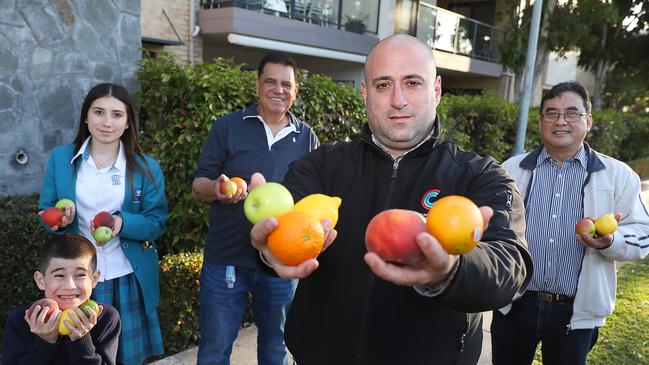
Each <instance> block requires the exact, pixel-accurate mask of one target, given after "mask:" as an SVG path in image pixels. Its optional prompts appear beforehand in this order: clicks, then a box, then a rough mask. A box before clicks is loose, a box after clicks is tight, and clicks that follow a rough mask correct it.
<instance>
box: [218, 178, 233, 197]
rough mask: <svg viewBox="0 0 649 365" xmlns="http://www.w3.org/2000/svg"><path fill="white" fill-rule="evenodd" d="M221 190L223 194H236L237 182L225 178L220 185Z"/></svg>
mask: <svg viewBox="0 0 649 365" xmlns="http://www.w3.org/2000/svg"><path fill="white" fill-rule="evenodd" d="M219 191H220V192H221V194H228V195H234V194H236V192H237V183H235V182H234V181H232V180H225V181H222V182H221V185H219Z"/></svg>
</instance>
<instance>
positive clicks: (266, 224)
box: [248, 172, 337, 279]
mask: <svg viewBox="0 0 649 365" xmlns="http://www.w3.org/2000/svg"><path fill="white" fill-rule="evenodd" d="M265 182H266V179H265V178H264V176H263V175H262V174H260V173H258V172H256V173H254V174H253V175H252V177H251V178H250V185H248V190H253V189H254V188H256V187H257V186H259V185H261V184H264V183H265ZM321 223H322V228H324V233H325V242H324V245H323V247H322V251H324V250H326V249H327V247H329V245H331V243H332V242H333V241H334V240H335V239H336V235H337V232H336V230H334V229H333V228H332V222H331V220H330V219H324V220H323V221H322V222H321ZM277 225H278V222H277V219H275V218H266V219H262V220H261V221H259V222H257V224H255V225H254V226H253V227H252V230H251V231H250V239H251V243H252V246H253V247H254V248H256V249H257V250H258V251H259V252H260V253H261V255H262V257H263V259H264V261H266V262H267V263H268V264H269V265H270V266H271V267H272V268H273V270H275V272H276V273H277V275H279V277H281V278H283V279H301V278H305V277H307V276H309V275H310V274H311V273H312V272H313V271H315V270H316V269H317V268H318V266H319V265H320V263H319V262H318V260H316V259H308V260H306V261H304V262H303V263H301V264H299V265H297V266H289V265H284V264H283V263H282V262H281V261H279V260H278V259H277V258H276V257H275V256H274V255H273V253H272V252H271V251H270V249H269V248H268V243H267V242H266V239H267V237H268V235H269V234H270V233H271V232H272V231H274V230H275V228H277ZM322 251H320V252H321V253H322Z"/></svg>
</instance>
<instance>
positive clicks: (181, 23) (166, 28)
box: [140, 0, 203, 64]
mask: <svg viewBox="0 0 649 365" xmlns="http://www.w3.org/2000/svg"><path fill="white" fill-rule="evenodd" d="M191 1H194V6H195V7H194V11H195V13H197V12H198V7H199V0H142V2H141V8H142V10H141V14H142V16H141V21H140V25H141V30H142V37H150V38H157V39H164V40H171V41H177V40H178V37H180V40H181V41H183V42H184V43H185V44H184V45H179V46H163V47H151V48H155V49H156V50H157V49H160V48H161V49H164V50H165V51H167V52H170V53H171V54H173V56H174V58H175V59H176V60H177V61H178V63H180V64H188V63H189V62H190V48H191V43H192V42H193V46H194V61H195V62H197V63H198V62H201V61H202V54H203V49H202V41H201V39H200V36H198V37H195V38H192V37H191V30H192V29H193V26H190V24H189V22H190V5H191ZM165 13H166V14H167V17H168V18H169V20H167V17H165V15H164V14H165ZM194 23H196V20H195V19H194ZM172 25H173V27H172ZM174 29H175V30H176V32H177V33H178V35H176V34H175V33H174Z"/></svg>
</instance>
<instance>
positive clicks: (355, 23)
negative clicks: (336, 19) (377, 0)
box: [345, 14, 367, 34]
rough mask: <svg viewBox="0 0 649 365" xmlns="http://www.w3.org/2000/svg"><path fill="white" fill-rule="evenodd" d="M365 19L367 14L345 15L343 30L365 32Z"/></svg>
mask: <svg viewBox="0 0 649 365" xmlns="http://www.w3.org/2000/svg"><path fill="white" fill-rule="evenodd" d="M365 20H367V15H364V14H358V15H356V14H355V15H352V16H349V15H345V30H346V31H348V32H353V33H358V34H363V33H365Z"/></svg>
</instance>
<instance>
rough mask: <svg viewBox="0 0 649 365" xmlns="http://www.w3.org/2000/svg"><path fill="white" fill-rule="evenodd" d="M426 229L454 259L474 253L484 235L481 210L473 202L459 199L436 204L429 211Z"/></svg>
mask: <svg viewBox="0 0 649 365" xmlns="http://www.w3.org/2000/svg"><path fill="white" fill-rule="evenodd" d="M426 225H427V226H428V232H430V234H431V235H433V236H434V237H435V238H436V239H437V241H439V243H440V244H441V245H442V247H443V248H444V250H446V252H448V253H449V254H452V255H461V254H464V253H467V252H469V251H471V250H473V249H474V248H475V246H476V245H477V244H478V242H479V241H480V238H482V232H483V231H484V221H483V219H482V214H481V213H480V209H479V208H478V206H477V205H475V203H473V202H472V201H471V199H469V198H466V197H463V196H460V195H449V196H445V197H443V198H441V199H439V200H438V201H436V202H435V204H434V205H433V206H432V208H430V210H429V211H428V216H427V217H426Z"/></svg>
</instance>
